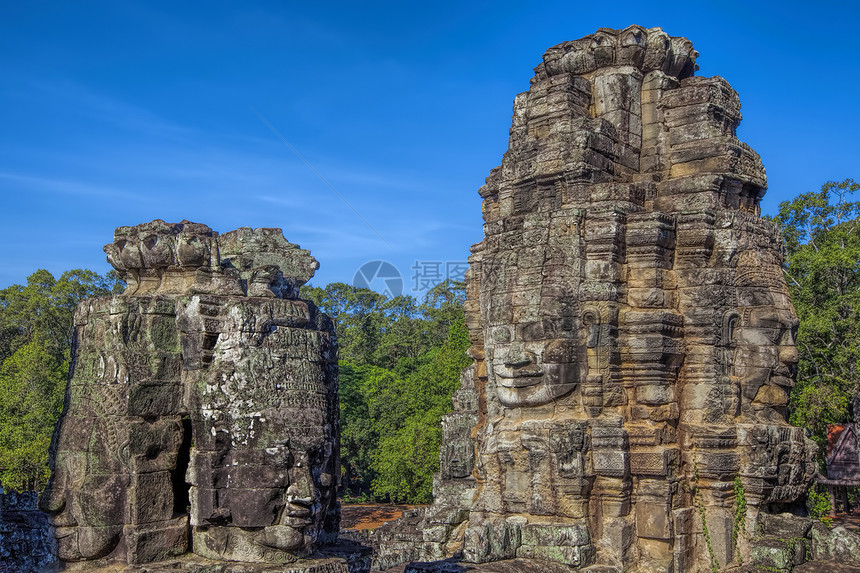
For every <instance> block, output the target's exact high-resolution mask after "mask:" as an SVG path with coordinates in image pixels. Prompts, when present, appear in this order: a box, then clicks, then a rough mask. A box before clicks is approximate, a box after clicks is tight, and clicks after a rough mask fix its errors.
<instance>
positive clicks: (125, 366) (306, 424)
mask: <svg viewBox="0 0 860 573" xmlns="http://www.w3.org/2000/svg"><path fill="white" fill-rule="evenodd" d="M105 251H106V253H107V255H108V261H109V262H110V263H111V264H112V265H113V267H114V268H115V269H116V271H117V272H118V273H119V274H120V276H121V277H122V278H123V279H124V280H125V281H126V283H127V285H128V286H127V288H126V290H125V292H124V293H123V294H121V295H118V296H110V297H103V298H97V299H91V300H88V301H85V302H83V303H82V304H81V305H80V306H79V307H78V309H77V311H76V314H75V334H74V349H73V357H74V362H73V366H72V375H71V379H70V381H69V384H68V387H67V392H66V399H65V404H64V408H63V415H62V418H61V421H60V423H59V424H58V427H57V430H56V432H55V436H54V440H53V445H52V468H53V475H52V478H51V481H50V483H49V485H48V488H47V490H46V492H45V493H44V495H43V497H42V501H41V505H42V508H43V509H44V510H45V511H47V512H49V513H50V520H51V523H52V525H53V527H54V530H55V534H56V538H57V551H58V556H59V558H60V559H61V560H62V561H64V562H76V561H94V560H107V561H117V562H121V563H122V562H124V563H129V564H136V563H147V562H152V561H158V560H163V559H166V558H169V557H171V556H175V555H179V554H182V553H185V552H186V551H193V553H194V554H196V555H199V556H202V557H206V558H211V559H216V560H227V561H243V562H261V563H291V562H295V561H296V560H298V559H300V558H305V557H309V556H311V555H312V554H313V552H314V550H315V548H316V547H317V546H318V545H319V544H321V543H325V542H328V541H331V540H333V539H334V538H336V536H337V532H338V524H339V518H340V515H339V511H340V510H339V505H338V502H337V500H336V497H335V491H336V487H337V485H338V479H339V475H340V469H339V468H340V466H339V459H338V457H339V450H338V448H339V421H338V405H337V357H336V343H335V339H334V331H333V327H332V322H331V320H330V319H329V318H328V317H327V316H326V315H324V314H322V313H321V312H320V311H319V310H318V309H317V308H316V307H315V306H314V305H313V304H312V303H310V302H308V301H304V300H301V299H299V298H298V289H299V287H300V286H301V285H302V284H304V283H305V282H306V281H307V280H308V279H310V278H311V277H312V276H313V274H314V271H315V270H316V269H317V267H318V263H317V261H316V260H314V258H313V257H311V255H310V253H309V252H308V251H305V250H302V249H300V248H299V247H297V246H296V245H292V244H290V243H288V242H287V241H286V240H285V239H284V237H283V236H282V234H281V230H280V229H249V228H242V229H238V230H236V231H231V232H229V233H226V234H223V235H219V234H218V233H216V232H214V231H212V230H211V229H210V228H209V227H207V226H206V225H201V224H196V223H191V222H188V221H183V222H182V223H176V224H167V223H164V222H163V221H160V220H156V221H153V222H151V223H146V224H142V225H137V226H135V227H120V228H119V229H117V230H116V234H115V237H114V242H113V243H111V244H109V245H107V246H106V247H105ZM297 570H298V569H297ZM313 570H315V571H317V570H318V571H346V568H345V566H341V564H337V563H335V564H332V563H330V562H328V561H326V562H325V563H322V564H321V565H320V567H317V568H316V569H313Z"/></svg>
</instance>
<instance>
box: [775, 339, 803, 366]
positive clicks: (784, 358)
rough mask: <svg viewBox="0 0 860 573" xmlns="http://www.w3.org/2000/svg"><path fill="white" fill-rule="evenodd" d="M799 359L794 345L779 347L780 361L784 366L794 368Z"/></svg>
mask: <svg viewBox="0 0 860 573" xmlns="http://www.w3.org/2000/svg"><path fill="white" fill-rule="evenodd" d="M798 359H799V355H798V353H797V347H796V346H794V345H793V344H792V345H790V346H788V345H786V346H780V347H779V361H780V362H781V363H782V364H785V365H787V366H789V367H792V366H794V365H796V364H797V361H798Z"/></svg>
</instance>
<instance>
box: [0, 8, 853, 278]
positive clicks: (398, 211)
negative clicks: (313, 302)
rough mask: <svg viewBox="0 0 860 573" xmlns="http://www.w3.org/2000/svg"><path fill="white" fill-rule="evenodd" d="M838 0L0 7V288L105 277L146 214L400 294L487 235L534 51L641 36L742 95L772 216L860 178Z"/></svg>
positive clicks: (848, 14) (847, 40)
mask: <svg viewBox="0 0 860 573" xmlns="http://www.w3.org/2000/svg"><path fill="white" fill-rule="evenodd" d="M852 4H853V3H849V2H817V3H814V4H810V3H800V2H736V1H734V0H727V1H722V2H709V1H699V2H688V3H681V2H667V3H660V2H641V1H640V2H623V1H622V2H603V3H599V2H540V3H533V4H532V3H526V2H472V3H468V4H466V3H461V2H444V1H442V2H438V1H437V2H433V3H406V2H402V3H401V2H397V3H395V2H307V1H305V2H286V1H281V2H276V1H268V2H267V1H247V2H219V1H206V2H160V1H149V2H143V1H138V2H135V1H123V2H115V1H110V2H107V1H106V2H90V1H81V2H59V1H57V2H39V1H31V2H8V1H7V2H3V3H2V4H0V72H2V73H0V121H2V126H3V129H2V130H0V149H2V153H0V194H2V199H3V201H2V207H0V241H2V243H3V244H4V245H5V247H6V248H5V249H4V251H3V252H4V255H3V257H2V265H0V287H2V286H6V285H9V284H12V283H22V282H24V281H25V280H26V277H27V275H29V274H30V273H32V272H33V271H34V270H36V269H37V268H46V269H48V270H50V271H51V272H53V273H55V274H57V275H58V274H59V273H60V272H62V271H63V270H66V269H70V268H77V267H86V268H92V269H94V270H97V271H99V272H104V271H106V270H108V268H109V267H108V265H107V263H105V261H104V254H103V253H102V250H101V247H102V245H104V244H105V243H107V242H109V241H110V240H111V239H112V236H113V229H114V228H115V227H117V226H120V225H133V224H137V223H141V222H144V221H149V220H152V219H155V218H160V219H164V220H166V221H170V222H173V221H179V220H181V219H190V220H193V221H198V222H202V223H206V224H208V225H209V226H211V227H212V228H214V229H215V230H218V231H221V232H225V231H229V230H232V229H235V228H237V227H241V226H251V227H281V228H283V229H284V234H285V236H286V237H287V239H289V240H290V241H292V242H294V243H298V244H300V245H301V246H302V247H304V248H307V249H310V250H311V252H312V253H313V254H314V256H315V257H316V258H317V259H318V260H319V261H320V263H321V268H320V270H319V271H318V273H317V276H316V277H315V278H314V279H313V281H312V282H313V283H314V284H317V285H320V286H322V285H324V284H326V283H329V282H333V281H343V282H352V280H353V276H354V274H355V272H356V270H357V269H358V268H359V267H360V266H361V265H362V263H364V262H366V261H370V260H376V259H381V260H387V261H390V262H392V263H393V264H394V265H395V266H396V267H397V268H398V269H399V270H400V272H401V274H402V275H403V277H404V281H405V283H406V284H405V288H406V290H407V292H408V291H409V289H410V288H411V286H412V285H411V283H412V280H411V279H412V275H413V271H412V270H411V267H412V266H413V264H414V262H415V261H426V262H434V261H452V262H456V261H463V260H465V258H466V256H467V255H468V250H469V246H470V245H471V244H472V243H475V242H477V241H478V240H480V238H481V235H482V231H481V216H480V200H479V197H478V195H477V189H478V188H479V187H480V186H481V185H482V184H483V180H484V178H485V177H486V176H487V175H488V173H489V171H490V169H491V168H493V167H494V166H496V165H498V164H499V162H500V160H501V156H502V153H503V152H504V150H505V148H506V147H507V133H508V128H509V127H510V121H511V106H512V102H513V98H514V96H515V95H516V94H517V93H518V92H521V91H525V90H527V89H528V85H529V78H530V77H531V76H532V69H533V68H534V66H536V65H537V64H538V63H540V61H541V55H542V54H543V52H544V51H545V50H546V48H548V47H550V46H552V45H554V44H557V43H559V42H562V41H565V40H572V39H575V38H579V37H581V36H584V35H586V34H589V33H591V32H593V31H595V30H596V29H597V28H600V27H612V28H623V27H626V26H628V25H630V24H634V23H635V24H640V25H644V26H648V27H650V26H661V27H662V28H663V29H664V30H666V32H668V33H669V34H671V35H676V36H686V37H688V38H690V39H691V40H692V41H693V44H694V46H695V47H696V49H697V50H698V51H699V53H700V54H701V55H700V58H699V65H700V70H699V72H698V73H699V74H700V75H705V76H712V75H720V76H723V77H724V78H726V79H727V80H729V82H730V83H731V84H732V86H733V87H734V88H735V89H736V90H737V91H738V92H739V93H740V95H741V101H742V104H743V114H744V118H745V119H744V122H743V123H742V125H741V128H740V130H739V136H740V138H741V139H742V140H744V141H746V142H747V143H749V144H750V145H751V146H752V147H753V148H754V149H756V150H757V151H758V152H759V153H760V154H761V155H762V158H763V160H764V163H765V167H766V168H767V171H768V179H769V191H768V194H767V195H766V197H765V199H764V202H763V209H764V212H766V213H774V212H775V211H776V208H777V205H778V203H779V202H780V201H782V200H785V199H789V198H791V197H793V196H795V195H797V194H799V193H801V192H805V191H811V190H815V189H817V188H818V187H820V185H821V184H822V183H824V182H825V181H827V180H841V179H844V178H846V177H853V178H856V179H858V180H860V168H858V144H857V138H858V134H860V118H858V112H857V105H858V101H860V100H858V93H860V73H858V72H860V63H858V56H857V53H858V51H857V47H856V27H857V25H858V24H860V18H858V15H860V10H858V8H856V7H854V6H853V5H852ZM810 6H814V11H813V9H811V8H810ZM257 113H259V115H261V116H262V117H264V118H265V119H266V120H267V121H268V122H269V123H270V124H271V125H272V126H273V127H274V128H275V129H276V130H277V131H278V132H279V133H280V134H281V135H282V136H283V137H284V138H285V139H286V140H287V141H288V142H289V143H290V144H291V145H292V146H293V147H294V148H295V149H297V150H298V151H299V152H300V153H301V154H302V156H303V157H304V158H305V159H306V160H307V161H308V163H310V164H311V165H312V166H313V167H314V169H316V171H317V172H319V173H320V174H321V175H322V176H323V177H324V178H325V180H327V181H328V182H329V183H330V184H331V186H333V187H334V188H335V189H336V190H337V193H339V194H340V195H342V196H343V197H344V198H345V199H346V200H347V201H348V202H349V203H350V204H351V205H352V207H353V208H354V209H355V211H357V212H358V213H360V214H361V215H362V217H363V218H364V219H366V220H367V222H368V223H369V224H370V226H372V227H373V230H372V229H371V228H370V227H369V226H368V225H367V224H366V223H365V222H364V221H362V219H361V218H360V217H358V216H357V215H356V213H355V212H354V211H353V210H352V209H351V208H350V207H349V206H347V205H346V204H345V203H344V202H343V201H341V199H340V198H339V197H338V195H337V194H336V193H335V192H333V191H332V190H331V189H330V188H329V187H328V186H327V185H326V183H325V182H323V181H322V180H321V179H320V178H319V177H317V175H316V174H315V173H314V172H313V171H312V170H311V169H310V168H309V167H308V166H307V165H306V164H305V163H304V162H303V161H302V160H301V159H299V158H298V157H297V156H296V155H295V154H294V153H293V151H292V150H291V149H290V148H289V147H288V146H287V145H285V144H284V142H283V141H281V140H280V139H279V138H278V136H276V135H275V134H274V133H273V132H272V130H270V128H269V127H267V125H266V124H265V123H264V122H263V121H261V119H260V117H258V115H257ZM377 233H378V235H377ZM379 235H381V237H382V238H380V236H379Z"/></svg>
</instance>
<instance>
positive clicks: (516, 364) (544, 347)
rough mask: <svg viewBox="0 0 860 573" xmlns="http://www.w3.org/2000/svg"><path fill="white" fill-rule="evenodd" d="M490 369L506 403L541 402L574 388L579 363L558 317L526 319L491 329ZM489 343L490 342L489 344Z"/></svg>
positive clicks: (544, 402) (498, 390)
mask: <svg viewBox="0 0 860 573" xmlns="http://www.w3.org/2000/svg"><path fill="white" fill-rule="evenodd" d="M488 334H489V335H490V337H491V340H493V342H492V348H491V352H489V353H488V356H491V358H490V361H489V362H488V365H487V367H488V373H489V376H490V378H491V379H492V380H494V381H495V383H496V390H497V392H498V394H499V400H500V402H501V403H502V405H503V406H506V407H509V408H514V407H519V406H538V405H541V404H547V403H549V402H551V401H553V400H555V399H556V398H560V397H562V396H564V395H565V394H568V393H569V392H571V391H572V390H573V389H574V388H575V387H576V384H577V383H578V382H579V379H580V376H579V370H580V364H578V360H577V356H576V355H577V345H578V344H579V343H580V341H578V340H576V339H574V338H572V337H567V336H565V337H560V334H561V333H559V332H558V329H557V325H556V324H555V321H553V320H551V319H543V320H541V321H535V322H526V323H523V324H512V325H506V326H496V327H492V328H490V329H489V332H488ZM488 346H490V345H488Z"/></svg>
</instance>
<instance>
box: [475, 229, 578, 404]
mask: <svg viewBox="0 0 860 573" xmlns="http://www.w3.org/2000/svg"><path fill="white" fill-rule="evenodd" d="M568 215H571V214H568ZM568 223H569V224H570V225H575V224H578V219H577V218H576V217H574V216H570V217H569V221H568ZM570 225H566V226H565V227H564V229H565V231H567V232H566V233H565V234H564V235H562V234H561V233H560V232H559V227H560V226H559V225H552V224H549V220H548V219H547V220H546V221H544V222H543V223H542V224H540V223H538V222H537V221H535V222H533V223H532V224H531V225H529V232H528V233H520V234H508V235H503V236H502V237H500V238H499V240H500V242H502V241H504V242H505V243H507V242H508V241H511V242H512V244H510V246H512V247H515V248H514V250H513V251H511V250H509V249H507V248H506V249H504V250H499V251H496V252H491V253H487V256H486V259H485V260H484V264H483V277H482V289H481V301H482V304H481V313H482V323H483V329H484V341H485V345H484V350H485V353H486V360H487V375H488V377H489V380H490V382H491V384H492V387H493V388H494V390H495V392H496V395H497V397H498V400H499V402H500V403H501V405H502V406H504V407H507V408H516V407H530V406H540V405H543V404H548V403H550V402H552V401H554V400H556V399H558V398H561V397H563V396H565V395H567V394H569V393H570V392H571V391H573V390H574V388H576V385H577V384H578V383H580V381H581V380H582V378H583V376H584V371H585V368H586V357H585V346H586V344H585V342H586V341H585V339H584V329H583V323H582V319H581V317H580V304H579V300H578V290H577V287H578V284H579V265H578V264H577V263H578V259H577V256H578V253H577V249H576V246H577V241H576V240H574V239H573V238H572V236H571V235H573V236H575V235H576V233H573V234H571V233H570V232H569V230H570ZM562 242H567V243H569V244H568V247H572V248H569V249H563V248H561V246H560V243H562ZM506 246H508V245H506Z"/></svg>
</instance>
